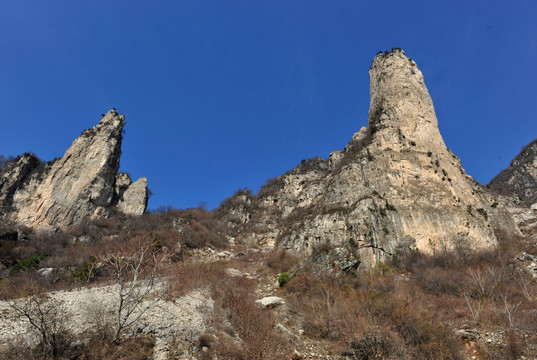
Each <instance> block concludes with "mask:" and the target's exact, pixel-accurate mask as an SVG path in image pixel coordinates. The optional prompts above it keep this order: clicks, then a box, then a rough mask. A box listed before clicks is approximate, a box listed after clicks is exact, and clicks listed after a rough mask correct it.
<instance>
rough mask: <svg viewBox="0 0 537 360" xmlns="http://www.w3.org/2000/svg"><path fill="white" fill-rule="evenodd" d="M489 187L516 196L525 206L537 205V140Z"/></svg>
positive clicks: (495, 178) (526, 147)
mask: <svg viewBox="0 0 537 360" xmlns="http://www.w3.org/2000/svg"><path fill="white" fill-rule="evenodd" d="M489 186H490V187H491V188H492V189H494V190H497V191H499V192H500V193H502V194H505V195H514V196H516V197H517V198H518V199H517V200H518V201H520V202H521V203H522V204H524V205H525V206H528V207H529V206H531V205H533V204H536V203H537V139H536V140H533V141H532V142H531V143H529V144H528V145H526V146H525V147H524V149H522V151H521V152H520V154H518V155H517V156H516V157H515V158H514V159H513V161H511V164H510V165H509V167H507V168H506V169H504V170H503V171H502V172H500V173H499V174H498V175H496V176H495V177H494V178H493V179H492V180H491V181H490V184H489ZM536 207H537V205H536Z"/></svg>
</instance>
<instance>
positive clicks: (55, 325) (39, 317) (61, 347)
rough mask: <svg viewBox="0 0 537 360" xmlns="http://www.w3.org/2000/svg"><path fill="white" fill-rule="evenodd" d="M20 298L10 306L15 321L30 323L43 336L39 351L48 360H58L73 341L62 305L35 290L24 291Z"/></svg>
mask: <svg viewBox="0 0 537 360" xmlns="http://www.w3.org/2000/svg"><path fill="white" fill-rule="evenodd" d="M19 296H20V298H18V299H16V300H10V301H9V302H8V304H9V306H10V307H11V309H12V310H13V311H14V314H15V318H16V319H20V320H23V321H25V322H27V323H28V324H29V325H30V329H31V331H33V332H34V333H36V334H37V335H38V336H39V339H40V344H39V346H38V349H39V348H41V353H42V356H43V357H44V358H50V359H58V358H59V357H60V356H61V355H62V353H63V352H64V351H65V350H66V349H67V348H68V343H69V337H70V334H69V332H68V331H67V321H68V318H67V314H66V312H65V311H64V309H63V305H62V303H61V302H60V301H59V300H56V299H54V298H52V297H50V296H49V295H48V294H46V293H45V292H43V291H42V289H40V288H38V287H35V286H32V287H25V288H23V289H22V290H21V291H20V293H19Z"/></svg>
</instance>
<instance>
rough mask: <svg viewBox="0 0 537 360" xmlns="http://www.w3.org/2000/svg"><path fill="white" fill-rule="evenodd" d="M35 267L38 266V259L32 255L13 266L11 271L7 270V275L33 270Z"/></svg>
mask: <svg viewBox="0 0 537 360" xmlns="http://www.w3.org/2000/svg"><path fill="white" fill-rule="evenodd" d="M37 265H39V258H38V257H37V256H36V255H33V256H30V257H29V258H26V259H24V260H22V261H21V262H19V263H18V264H16V265H15V266H13V267H12V268H11V270H9V274H10V275H12V274H15V273H16V272H19V271H23V270H28V269H35V268H36V267H37Z"/></svg>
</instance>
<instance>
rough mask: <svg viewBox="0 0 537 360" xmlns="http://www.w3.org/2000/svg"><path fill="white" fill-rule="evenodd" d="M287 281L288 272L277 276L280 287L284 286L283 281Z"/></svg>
mask: <svg viewBox="0 0 537 360" xmlns="http://www.w3.org/2000/svg"><path fill="white" fill-rule="evenodd" d="M288 281H289V274H288V273H286V272H283V273H281V274H280V277H278V284H280V287H282V286H284V285H285V283H287V282H288Z"/></svg>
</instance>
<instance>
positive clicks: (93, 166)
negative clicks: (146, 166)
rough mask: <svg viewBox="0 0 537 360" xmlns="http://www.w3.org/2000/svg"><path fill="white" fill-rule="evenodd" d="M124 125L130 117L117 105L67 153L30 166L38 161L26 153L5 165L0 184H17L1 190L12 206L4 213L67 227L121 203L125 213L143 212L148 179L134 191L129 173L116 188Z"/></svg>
mask: <svg viewBox="0 0 537 360" xmlns="http://www.w3.org/2000/svg"><path fill="white" fill-rule="evenodd" d="M124 126H125V116H124V115H122V114H118V113H117V111H116V110H115V109H112V110H110V111H109V112H108V113H106V114H105V115H104V116H103V117H102V119H101V120H100V122H99V123H98V124H97V125H95V126H94V127H92V128H90V129H87V130H85V131H83V132H82V134H81V135H80V137H78V138H77V139H75V140H74V141H73V143H72V145H71V146H70V147H69V149H67V151H66V152H65V154H64V156H63V157H61V158H59V159H57V160H54V161H51V162H49V163H43V164H39V165H35V164H34V166H32V167H30V168H29V167H28V164H33V163H35V162H30V161H25V160H24V159H25V157H22V158H20V159H19V160H17V161H18V163H19V164H18V165H17V164H15V165H11V164H8V165H6V166H5V168H4V169H3V170H2V172H1V173H0V183H2V182H4V183H6V184H7V183H8V182H9V181H11V182H12V183H13V182H14V183H16V186H14V185H13V184H12V185H11V186H9V188H10V191H9V192H7V191H4V189H3V188H0V191H1V193H2V195H0V199H1V197H3V198H4V201H3V205H4V209H5V205H6V204H8V205H9V209H8V211H4V212H7V214H8V216H9V217H10V218H11V219H12V220H13V221H15V222H16V223H19V224H24V225H27V226H32V227H44V226H52V227H63V226H68V225H72V224H74V223H76V222H78V221H79V220H81V219H82V218H84V217H87V216H108V215H110V214H111V213H110V210H112V209H113V208H115V207H116V205H117V204H118V203H121V206H120V210H121V211H122V212H125V213H129V214H133V215H136V214H138V215H139V214H142V213H143V212H144V210H145V207H146V205H147V182H146V180H145V178H143V180H141V181H137V182H136V183H135V184H136V186H135V188H136V190H135V191H134V190H131V191H129V187H130V185H131V182H132V181H131V180H130V177H129V178H128V181H126V179H125V176H122V177H120V182H121V181H122V182H123V183H122V186H119V187H117V186H116V177H117V175H118V174H117V172H118V169H119V161H120V156H121V142H122V130H123V127H124ZM12 168H13V169H12ZM8 169H12V170H11V173H8V172H7V170H8ZM17 169H20V170H17ZM15 173H17V176H14V175H15ZM9 179H11V180H9ZM127 183H128V184H127ZM116 188H117V189H116ZM6 190H7V187H6ZM118 191H120V192H121V193H118ZM127 195H128V196H127ZM125 196H127V198H125Z"/></svg>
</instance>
